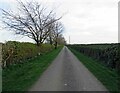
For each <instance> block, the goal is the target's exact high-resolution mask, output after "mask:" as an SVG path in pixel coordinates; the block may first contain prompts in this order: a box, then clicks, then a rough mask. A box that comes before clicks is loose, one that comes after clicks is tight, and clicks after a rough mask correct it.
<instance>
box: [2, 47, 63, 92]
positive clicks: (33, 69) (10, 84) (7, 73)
mask: <svg viewBox="0 0 120 93" xmlns="http://www.w3.org/2000/svg"><path fill="white" fill-rule="evenodd" d="M61 49H62V46H61V47H59V48H57V49H56V50H55V49H54V50H52V51H51V52H47V53H44V54H43V55H40V56H38V57H37V58H35V59H31V60H29V61H27V62H23V63H22V64H16V65H11V66H10V67H9V68H4V69H3V73H2V80H3V81H2V84H3V85H2V90H3V92H4V91H10V92H12V91H26V90H28V88H29V87H30V86H31V85H32V84H33V83H34V82H35V81H36V80H37V79H38V78H39V77H40V76H41V74H42V73H43V72H44V71H45V70H46V69H47V67H48V66H49V65H50V64H51V62H52V61H53V59H54V58H55V57H56V56H57V55H58V53H59V52H60V50H61Z"/></svg>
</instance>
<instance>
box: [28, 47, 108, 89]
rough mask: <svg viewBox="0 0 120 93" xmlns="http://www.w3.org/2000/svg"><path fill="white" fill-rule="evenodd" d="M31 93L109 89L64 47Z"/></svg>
mask: <svg viewBox="0 0 120 93" xmlns="http://www.w3.org/2000/svg"><path fill="white" fill-rule="evenodd" d="M29 91H107V89H106V88H105V87H104V86H103V85H102V84H101V83H100V81H98V80H97V79H96V77H95V76H94V75H93V74H92V73H91V72H90V71H88V70H87V68H86V67H85V66H84V65H83V64H82V63H81V62H80V61H79V60H78V59H77V58H76V57H75V56H74V55H73V53H71V51H70V50H69V49H68V48H67V47H64V48H63V49H62V51H61V52H60V53H59V55H58V56H57V57H56V59H55V60H54V61H53V63H52V64H51V65H50V66H49V67H48V69H47V70H46V71H45V72H44V73H43V75H42V76H41V77H40V78H39V80H38V81H37V82H36V83H35V84H34V85H33V86H32V87H31V88H30V90H29Z"/></svg>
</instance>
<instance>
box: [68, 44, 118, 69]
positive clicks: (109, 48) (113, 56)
mask: <svg viewBox="0 0 120 93" xmlns="http://www.w3.org/2000/svg"><path fill="white" fill-rule="evenodd" d="M68 47H71V48H73V49H75V50H77V51H79V52H80V53H83V54H85V55H86V56H89V57H92V58H94V59H97V60H98V61H100V62H102V63H104V65H106V66H107V67H110V68H112V69H116V65H117V63H118V62H119V56H118V44H117V43H116V44H96V45H95V44H93V45H92V44H86V45H68Z"/></svg>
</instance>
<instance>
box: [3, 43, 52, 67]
mask: <svg viewBox="0 0 120 93" xmlns="http://www.w3.org/2000/svg"><path fill="white" fill-rule="evenodd" d="M53 48H54V47H53V46H51V45H49V44H42V45H41V46H40V47H37V46H36V45H35V44H33V43H25V42H22V43H21V42H16V41H8V42H7V43H5V44H3V48H2V53H3V60H2V67H8V66H10V65H12V64H17V63H22V62H24V61H25V60H30V59H32V58H35V57H37V56H38V55H41V54H43V53H46V52H48V51H51V50H52V49H53Z"/></svg>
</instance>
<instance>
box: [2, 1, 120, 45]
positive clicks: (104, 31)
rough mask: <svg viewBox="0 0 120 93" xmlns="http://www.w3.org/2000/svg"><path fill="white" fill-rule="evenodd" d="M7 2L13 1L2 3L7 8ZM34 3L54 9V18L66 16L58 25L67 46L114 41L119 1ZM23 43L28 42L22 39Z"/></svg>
mask: <svg viewBox="0 0 120 93" xmlns="http://www.w3.org/2000/svg"><path fill="white" fill-rule="evenodd" d="M1 1H3V0H1ZM1 1H0V2H1ZM10 1H11V2H14V3H15V0H4V1H3V2H4V3H5V2H6V3H7V4H8V2H10ZM28 1H29V0H28ZM37 1H38V2H41V1H42V2H43V3H44V4H46V5H47V6H50V7H51V8H54V9H55V11H57V13H58V15H62V14H64V13H66V14H65V15H64V16H63V18H62V19H61V21H62V23H63V24H64V26H65V32H64V36H65V38H66V40H67V41H69V36H70V37H71V43H100V42H101V43H103V42H105V43H107V42H117V40H118V29H117V28H118V9H117V7H118V5H117V3H118V1H119V0H49V1H48V0H37ZM1 3H2V2H1ZM11 5H12V3H11ZM14 7H15V6H14ZM0 34H1V32H0ZM7 35H8V34H7ZM7 35H6V36H7ZM1 36H2V35H1ZM2 38H4V37H2ZM25 40H28V39H26V38H25Z"/></svg>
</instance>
